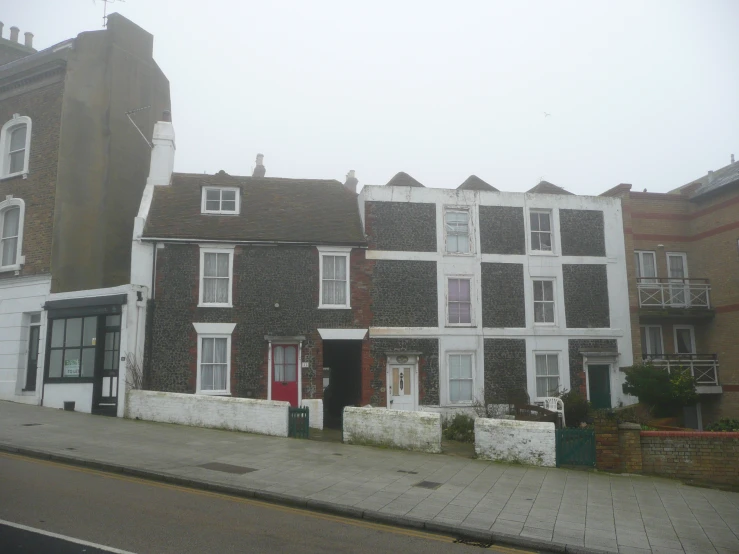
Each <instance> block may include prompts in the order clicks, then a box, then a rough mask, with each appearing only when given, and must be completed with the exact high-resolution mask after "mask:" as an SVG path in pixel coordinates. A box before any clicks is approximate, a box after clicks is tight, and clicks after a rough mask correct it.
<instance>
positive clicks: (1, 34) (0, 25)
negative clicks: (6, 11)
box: [0, 21, 5, 38]
mask: <svg viewBox="0 0 739 554" xmlns="http://www.w3.org/2000/svg"><path fill="white" fill-rule="evenodd" d="M3 27H5V25H4V24H3V22H2V21H0V38H3Z"/></svg>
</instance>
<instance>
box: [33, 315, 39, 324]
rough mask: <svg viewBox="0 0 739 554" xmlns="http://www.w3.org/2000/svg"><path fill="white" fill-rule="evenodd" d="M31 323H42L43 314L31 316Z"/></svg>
mask: <svg viewBox="0 0 739 554" xmlns="http://www.w3.org/2000/svg"><path fill="white" fill-rule="evenodd" d="M31 323H41V314H31Z"/></svg>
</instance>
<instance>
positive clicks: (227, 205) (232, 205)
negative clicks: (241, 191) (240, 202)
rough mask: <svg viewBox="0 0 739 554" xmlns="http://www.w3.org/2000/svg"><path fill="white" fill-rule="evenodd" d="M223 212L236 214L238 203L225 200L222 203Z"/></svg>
mask: <svg viewBox="0 0 739 554" xmlns="http://www.w3.org/2000/svg"><path fill="white" fill-rule="evenodd" d="M221 210H222V211H224V212H235V211H236V201H234V200H224V201H223V202H221Z"/></svg>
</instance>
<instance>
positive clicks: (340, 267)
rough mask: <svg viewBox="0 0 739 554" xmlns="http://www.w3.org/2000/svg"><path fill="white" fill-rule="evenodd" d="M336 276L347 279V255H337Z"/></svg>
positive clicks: (335, 262)
mask: <svg viewBox="0 0 739 554" xmlns="http://www.w3.org/2000/svg"><path fill="white" fill-rule="evenodd" d="M334 278H335V279H338V280H341V281H346V257H344V256H336V258H335V261H334Z"/></svg>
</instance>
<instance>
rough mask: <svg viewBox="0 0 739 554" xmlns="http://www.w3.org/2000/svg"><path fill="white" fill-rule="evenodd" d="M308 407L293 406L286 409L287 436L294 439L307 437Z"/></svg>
mask: <svg viewBox="0 0 739 554" xmlns="http://www.w3.org/2000/svg"><path fill="white" fill-rule="evenodd" d="M308 418H309V414H308V408H307V407H306V408H293V407H290V408H288V410H287V436H288V437H293V438H296V439H307V438H308V434H309V431H308V429H309V428H308V421H309V419H308Z"/></svg>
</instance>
